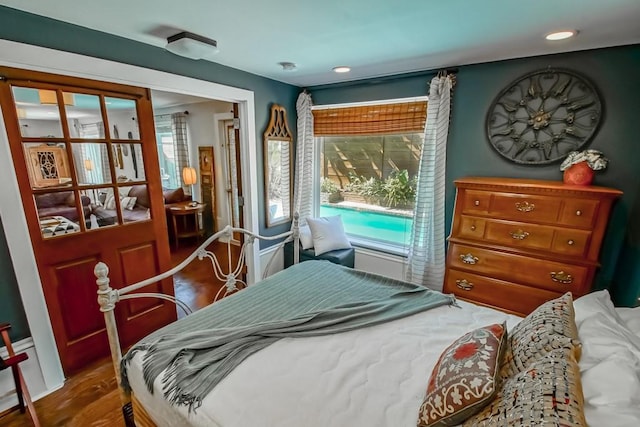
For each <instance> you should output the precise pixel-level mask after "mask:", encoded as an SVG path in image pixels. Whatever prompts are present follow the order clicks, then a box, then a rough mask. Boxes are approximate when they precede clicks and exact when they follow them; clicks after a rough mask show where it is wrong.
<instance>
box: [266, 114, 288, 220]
mask: <svg viewBox="0 0 640 427" xmlns="http://www.w3.org/2000/svg"><path fill="white" fill-rule="evenodd" d="M292 145H293V138H292V137H291V132H290V131H289V126H287V112H286V110H285V108H284V107H282V106H281V105H277V104H274V105H272V106H271V118H270V120H269V125H268V126H267V130H265V132H264V151H263V155H264V188H265V207H266V215H265V218H266V221H267V227H271V226H273V225H276V224H280V223H283V222H287V221H289V220H290V219H291V199H292V194H291V190H292V183H291V178H292V173H291V163H292V158H291V156H292V152H293V149H292Z"/></svg>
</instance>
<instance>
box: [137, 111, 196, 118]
mask: <svg viewBox="0 0 640 427" xmlns="http://www.w3.org/2000/svg"><path fill="white" fill-rule="evenodd" d="M183 113H184V114H186V115H189V111H183ZM172 114H175V113H164V114H154V115H153V117H165V116H171V115H172ZM134 119H135V117H134Z"/></svg>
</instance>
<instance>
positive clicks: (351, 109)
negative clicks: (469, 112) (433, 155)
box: [313, 98, 427, 253]
mask: <svg viewBox="0 0 640 427" xmlns="http://www.w3.org/2000/svg"><path fill="white" fill-rule="evenodd" d="M426 104H427V103H426V98H420V99H412V100H399V101H398V102H389V101H387V102H385V103H384V104H383V103H375V104H368V105H363V104H361V105H349V106H334V107H314V111H313V115H314V134H315V138H316V142H317V145H318V147H319V151H320V155H319V156H318V165H317V167H318V170H319V176H320V184H319V188H318V191H319V193H320V197H319V200H320V207H319V213H320V215H321V216H331V215H341V216H342V221H343V224H344V226H345V231H346V232H347V233H348V234H349V236H350V238H351V239H352V240H353V241H354V242H356V243H360V244H362V245H365V246H371V247H375V248H378V249H381V248H384V249H385V250H387V251H391V252H396V253H405V252H406V248H407V247H408V244H409V239H410V234H411V225H412V221H413V206H414V201H415V192H416V182H417V175H418V168H419V164H420V153H421V151H422V144H423V138H424V130H423V129H424V124H425V121H426Z"/></svg>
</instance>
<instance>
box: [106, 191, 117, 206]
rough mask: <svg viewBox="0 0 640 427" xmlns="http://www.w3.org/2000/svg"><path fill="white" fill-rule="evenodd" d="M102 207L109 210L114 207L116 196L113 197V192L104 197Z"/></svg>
mask: <svg viewBox="0 0 640 427" xmlns="http://www.w3.org/2000/svg"><path fill="white" fill-rule="evenodd" d="M104 208H105V209H111V210H113V209H115V208H116V198H115V197H113V194H111V195H108V196H107V198H106V199H105V201H104Z"/></svg>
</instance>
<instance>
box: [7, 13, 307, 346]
mask: <svg viewBox="0 0 640 427" xmlns="http://www.w3.org/2000/svg"><path fill="white" fill-rule="evenodd" d="M0 39H6V40H12V41H17V42H22V43H27V44H32V45H37V46H43V47H48V48H52V49H58V50H63V51H68V52H73V53H78V54H82V55H87V56H92V57H97V58H102V59H107V60H111V61H117V62H122V63H126V64H131V65H137V66H141V67H145V68H150V69H154V70H159V71H165V72H168V73H172V74H180V75H183V76H188V77H193V78H196V79H201V80H207V81H211V82H215V83H220V84H223V85H227V86H233V87H237V88H242V89H247V90H250V91H253V93H254V100H255V110H256V111H255V117H256V124H255V125H256V141H257V147H256V148H257V153H258V197H259V200H258V206H259V207H260V209H259V224H260V232H261V233H262V234H265V235H274V234H278V233H282V232H284V231H286V230H288V226H287V225H286V224H283V225H280V226H278V227H272V228H269V229H267V228H266V227H265V224H266V222H265V215H264V208H263V206H264V179H263V176H264V174H263V165H262V162H261V161H260V159H262V133H263V132H264V130H265V128H266V127H267V124H268V122H269V111H270V108H271V104H274V103H275V104H280V105H283V106H284V107H285V108H286V109H287V112H288V118H289V123H288V124H289V128H290V129H291V131H292V132H293V134H294V135H295V134H296V120H295V103H296V98H297V96H298V93H299V88H297V87H295V86H291V85H288V84H285V83H281V82H277V81H275V80H271V79H267V78H264V77H260V76H257V75H255V74H251V73H247V72H244V71H240V70H237V69H234V68H230V67H225V66H223V65H220V64H216V63H213V62H208V61H193V60H190V59H187V58H182V57H179V56H176V55H173V54H171V53H169V52H167V51H166V50H164V49H162V48H158V47H154V46H150V45H147V44H143V43H138V42H135V41H132V40H128V39H125V38H122V37H117V36H112V35H109V34H105V33H102V32H99V31H94V30H90V29H88V28H84V27H79V26H76V25H71V24H67V23H63V22H60V21H56V20H53V19H49V18H45V17H41V16H37V15H33V14H29V13H25V12H21V11H18V10H15V9H10V8H7V7H3V6H0ZM273 65H274V67H275V66H277V64H273ZM0 251H2V252H3V253H5V254H7V255H8V250H7V244H6V240H5V236H4V233H0ZM5 276H6V277H5ZM2 279H4V280H3V281H2V283H0V298H2V302H1V303H0V308H2V311H1V312H0V321H6V320H8V321H11V322H12V323H13V324H14V325H17V326H19V327H18V328H17V331H18V333H17V336H18V338H24V337H26V336H28V329H27V327H26V322H25V320H24V310H22V305H21V303H20V299H19V297H18V295H17V293H16V292H15V289H17V285H16V283H15V275H14V274H13V269H12V266H11V262H10V259H9V258H8V256H7V257H6V260H3V263H2V264H0V280H2ZM20 325H22V326H20Z"/></svg>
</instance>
